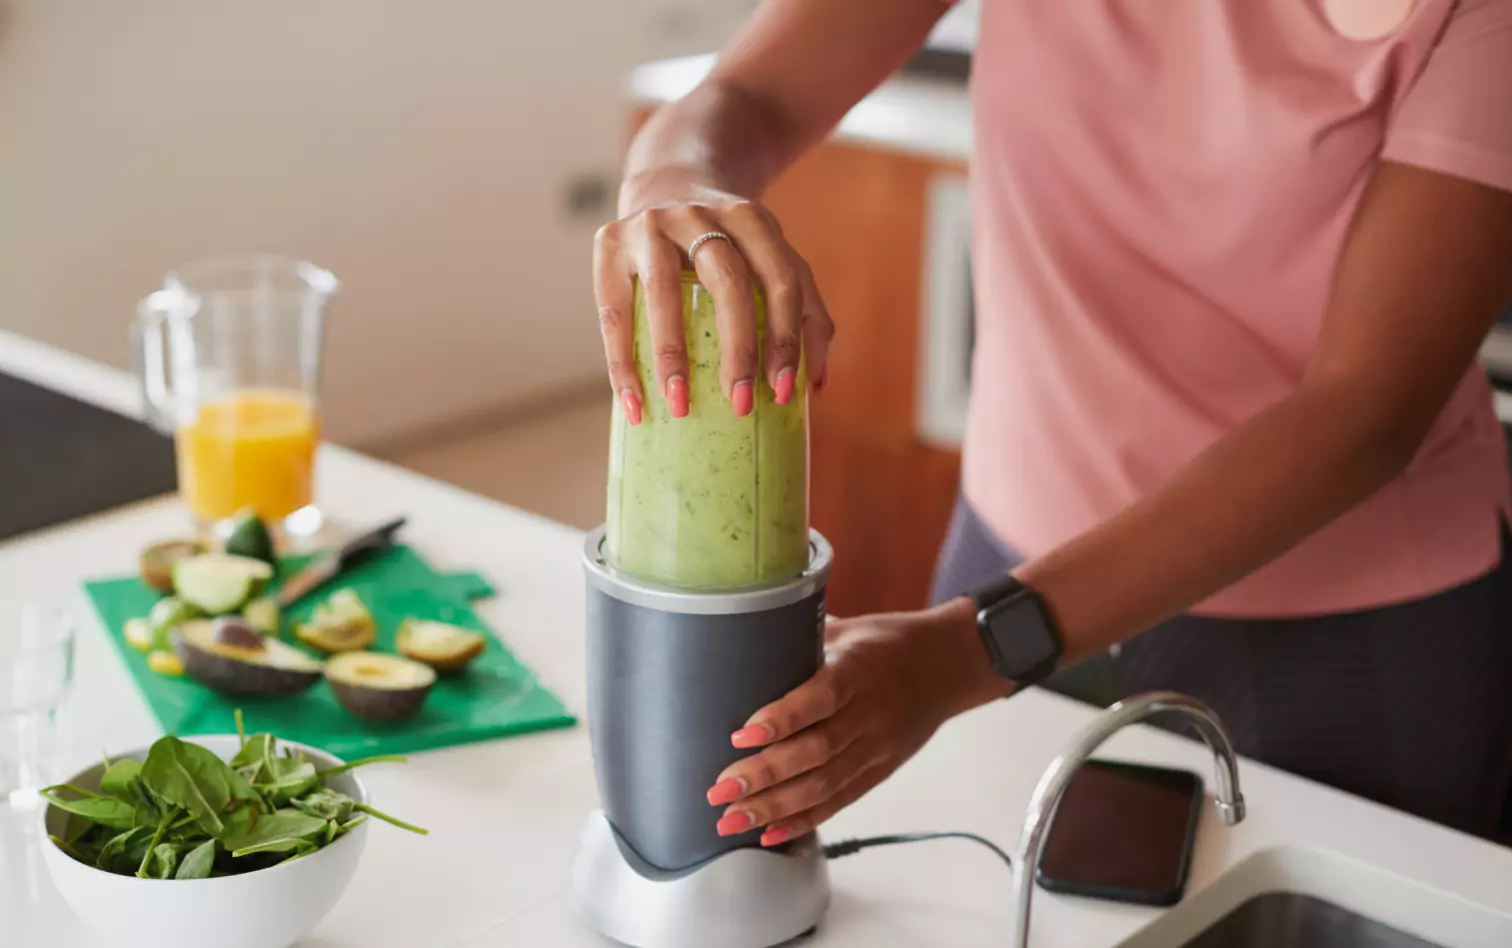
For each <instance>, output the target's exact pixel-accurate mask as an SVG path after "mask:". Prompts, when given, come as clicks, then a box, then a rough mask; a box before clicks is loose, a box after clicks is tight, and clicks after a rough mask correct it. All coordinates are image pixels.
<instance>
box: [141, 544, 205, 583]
mask: <svg viewBox="0 0 1512 948" xmlns="http://www.w3.org/2000/svg"><path fill="white" fill-rule="evenodd" d="M203 552H205V545H204V544H203V543H201V542H200V541H198V540H164V541H162V542H160V543H154V544H152V545H151V546H149V547H148V548H147V549H145V550H143V551H142V556H141V567H142V582H144V583H146V584H147V585H148V586H151V587H152V588H153V589H155V590H157V591H158V592H160V593H163V594H164V595H167V594H169V593H171V592H173V567H174V566H175V565H176V564H177V563H178V561H179V560H186V559H188V558H189V557H191V556H198V555H200V554H201V553H203Z"/></svg>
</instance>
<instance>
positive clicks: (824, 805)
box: [756, 765, 891, 846]
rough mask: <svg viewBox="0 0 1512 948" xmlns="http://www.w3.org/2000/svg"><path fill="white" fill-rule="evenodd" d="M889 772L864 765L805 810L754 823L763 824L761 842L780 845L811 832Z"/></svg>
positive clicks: (877, 767) (871, 788) (853, 801)
mask: <svg viewBox="0 0 1512 948" xmlns="http://www.w3.org/2000/svg"><path fill="white" fill-rule="evenodd" d="M890 772H891V771H889V770H888V769H887V768H885V767H879V766H875V765H871V766H867V767H866V768H865V769H863V770H860V771H858V772H857V773H855V774H853V775H852V777H851V779H850V780H849V781H848V782H846V784H845V785H844V786H843V787H841V788H840V789H839V790H838V791H836V792H835V793H833V794H831V795H830V796H829V797H827V798H825V799H824V800H822V801H820V802H818V803H816V804H814V805H813V806H812V807H810V808H808V809H807V810H804V811H802V812H800V813H797V814H795V815H793V816H788V817H783V818H780V819H777V820H774V821H769V822H767V823H758V824H756V825H758V826H765V827H766V829H765V831H763V832H762V834H761V845H763V846H780V845H782V844H783V843H785V842H787V841H788V840H790V839H797V838H798V837H800V836H804V835H806V834H808V833H812V832H813V831H814V830H816V829H818V828H819V824H821V823H823V822H824V821H825V820H828V819H829V818H830V817H832V816H834V815H835V814H836V813H839V812H840V811H841V810H843V809H845V808H846V807H848V806H850V805H851V804H852V803H855V802H856V801H857V800H859V799H861V798H862V797H864V796H866V794H868V793H869V792H871V791H872V790H873V789H875V788H876V786H877V784H879V783H881V782H882V781H883V780H885V779H886V778H887V775H888V774H889V773H890Z"/></svg>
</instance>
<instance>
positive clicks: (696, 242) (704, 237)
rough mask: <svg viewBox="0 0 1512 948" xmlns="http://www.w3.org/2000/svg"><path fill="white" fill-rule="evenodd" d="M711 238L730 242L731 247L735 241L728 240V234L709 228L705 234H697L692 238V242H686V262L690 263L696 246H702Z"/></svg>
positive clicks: (696, 251)
mask: <svg viewBox="0 0 1512 948" xmlns="http://www.w3.org/2000/svg"><path fill="white" fill-rule="evenodd" d="M711 240H723V241H725V242H726V243H728V244H730V246H732V247H733V246H734V245H735V242H734V241H732V240H730V235H729V234H727V233H725V232H724V231H722V230H711V231H709V232H708V233H706V234H699V235H698V236H697V237H695V238H693V242H692V243H691V244H688V262H689V263H692V262H693V255H694V254H696V253H698V248H699V247H702V246H703V245H704V244H706V243H708V242H709V241H711Z"/></svg>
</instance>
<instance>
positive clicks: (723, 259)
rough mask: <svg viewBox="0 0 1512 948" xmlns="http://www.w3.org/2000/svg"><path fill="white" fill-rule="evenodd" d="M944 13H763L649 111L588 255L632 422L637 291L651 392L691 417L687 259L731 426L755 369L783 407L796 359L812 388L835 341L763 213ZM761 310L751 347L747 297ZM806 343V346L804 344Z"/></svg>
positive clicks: (905, 3) (764, 9) (884, 8)
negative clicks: (706, 237)
mask: <svg viewBox="0 0 1512 948" xmlns="http://www.w3.org/2000/svg"><path fill="white" fill-rule="evenodd" d="M945 9H946V4H945V3H944V2H942V0H766V2H764V3H763V4H762V5H761V6H760V8H758V9H757V11H756V12H755V13H754V14H753V15H752V16H751V19H750V20H749V21H748V22H747V23H746V25H745V27H744V28H743V29H742V30H741V32H740V35H739V36H737V37H736V38H735V40H734V41H733V42H732V43H731V45H730V46H729V48H727V49H726V50H725V51H724V53H723V54H722V55H721V56H720V58H719V61H718V63H717V64H716V66H715V68H714V70H713V72H712V74H711V75H710V76H709V78H708V79H706V80H705V81H704V82H703V83H702V84H701V85H699V87H698V88H697V89H695V90H694V91H693V92H691V93H690V94H689V95H688V96H687V97H686V98H684V99H683V100H682V101H680V102H676V103H674V104H672V105H670V106H668V107H666V108H664V109H662V110H661V111H660V112H658V113H657V114H656V115H655V116H653V117H652V118H651V120H650V121H648V122H647V123H646V125H645V126H644V127H643V128H642V129H641V131H640V133H639V134H638V135H637V136H636V138H635V141H634V143H633V144H632V145H631V148H630V155H629V158H628V161H627V164H626V169H625V181H624V184H623V185H622V186H621V189H620V203H619V208H620V216H621V219H620V220H617V221H614V222H612V223H610V224H607V225H605V226H604V228H603V229H602V230H600V231H599V233H598V236H597V238H596V240H595V244H594V292H595V295H596V297H597V300H598V308H599V322H600V325H601V327H602V329H603V336H604V351H605V356H606V357H607V361H608V363H609V379H610V383H611V384H612V385H613V386H614V391H615V393H616V394H617V395H618V396H619V398H620V401H621V403H622V404H623V406H624V410H625V413H626V416H627V417H628V419H629V421H630V423H631V424H636V423H638V422H639V420H640V406H641V405H643V404H645V398H646V394H645V393H644V392H642V391H641V386H640V378H639V376H638V374H637V373H636V370H635V355H634V345H633V341H632V338H633V333H632V327H631V317H630V313H631V306H632V283H631V280H632V278H634V277H639V278H640V280H641V282H642V283H643V284H644V285H645V287H646V299H647V310H648V318H649V320H650V323H651V340H652V348H653V350H654V358H655V362H656V378H657V382H658V384H659V385H660V386H661V388H662V392H661V393H660V394H661V395H662V396H663V397H665V398H666V399H667V402H668V405H669V407H670V409H671V412H672V414H673V415H674V416H678V417H681V416H682V415H684V414H686V413H687V408H688V403H687V397H688V396H687V391H688V390H687V373H688V364H687V363H688V357H687V346H686V341H685V340H684V339H683V330H682V326H683V320H682V291H681V288H680V285H679V274H680V272H681V270H682V268H683V266H684V265H685V257H684V255H685V252H686V251H687V249H688V247H689V245H690V244H691V243H692V242H693V241H694V240H695V239H696V238H698V237H699V236H700V235H702V234H706V233H709V232H711V231H717V232H721V233H723V234H725V235H727V236H728V237H729V240H728V241H724V240H711V241H707V242H705V243H704V244H703V245H702V248H701V249H700V250H699V251H698V254H697V256H696V259H694V260H693V261H692V263H693V266H694V268H695V269H696V270H697V271H698V276H699V279H700V280H701V281H702V282H703V283H704V284H705V285H706V286H707V287H708V288H709V290H710V292H711V293H712V294H713V296H714V302H715V307H716V309H717V310H718V311H719V314H720V320H721V321H720V327H721V328H720V339H719V343H720V375H721V382H722V385H723V388H724V391H725V394H726V395H727V396H728V397H729V398H730V400H731V403H732V404H733V405H734V408H735V411H736V413H737V414H740V415H745V414H747V413H749V412H750V411H751V408H752V398H753V392H754V389H755V385H754V383H755V379H756V374H757V372H758V371H760V372H762V374H763V375H764V377H765V378H766V380H767V383H768V384H769V385H771V387H772V389H773V390H774V391H775V392H776V396H777V400H778V401H779V402H786V400H787V399H788V398H790V397H791V396H792V392H793V387H794V385H795V384H796V375H797V369H798V358H799V353H800V349H803V350H806V352H807V356H808V370H809V373H810V378H811V379H813V380H815V381H818V380H819V379H821V378H822V373H823V371H824V364H825V355H826V350H827V348H828V346H829V341H830V337H831V335H832V334H833V332H834V330H833V326H832V324H831V321H830V318H829V313H828V311H827V310H826V309H825V307H824V302H823V300H822V299H821V298H820V296H819V292H818V288H817V286H816V285H815V282H814V278H813V274H812V273H810V272H809V269H808V265H807V264H806V263H805V262H804V261H803V260H802V258H800V257H799V256H798V255H797V254H796V253H795V252H794V251H793V249H792V248H791V247H790V246H788V243H787V241H786V240H785V239H784V238H783V236H782V229H781V227H780V226H779V225H778V223H777V221H776V220H775V219H774V218H773V217H772V215H771V214H770V213H768V212H767V211H766V209H765V208H763V207H762V206H761V205H760V204H759V203H757V201H758V199H759V197H760V195H761V192H762V190H763V189H764V188H765V187H766V186H767V184H769V183H770V182H771V181H772V179H773V178H775V177H776V176H777V175H778V173H780V172H781V171H782V169H784V168H786V167H787V166H788V165H789V164H790V163H792V161H793V160H794V159H795V158H797V157H798V156H799V155H800V154H801V153H802V152H803V151H804V149H806V148H808V147H809V146H811V145H813V144H814V143H815V142H817V141H818V140H819V139H820V138H822V137H823V136H824V135H825V134H826V133H828V132H829V130H830V129H831V128H833V127H834V126H835V124H836V123H837V122H839V121H840V119H841V117H843V116H844V115H845V113H846V111H847V110H849V109H850V107H851V106H853V105H855V104H856V102H858V101H859V100H860V99H861V98H862V96H864V95H866V93H867V92H869V91H871V90H872V89H873V88H874V87H876V85H877V84H878V83H880V82H881V81H882V80H883V79H884V78H886V77H887V76H888V75H889V74H890V73H892V72H893V71H894V70H895V69H897V67H898V66H899V65H901V64H902V63H903V61H904V60H905V59H907V58H908V56H909V55H910V54H911V53H913V52H914V51H915V50H917V49H918V48H919V47H920V46H921V45H922V44H923V42H924V39H925V37H926V36H928V34H929V30H930V28H931V27H932V26H933V25H934V23H935V21H936V20H938V19H939V18H940V16H941V15H942V14H943V13H944V12H945ZM753 282H754V283H756V284H758V285H760V287H761V288H762V290H763V291H764V295H765V299H766V318H767V332H766V347H765V352H762V351H761V350H760V349H759V348H758V344H757V334H756V311H755V294H754V291H753V287H752V283H753ZM800 341H801V342H800Z"/></svg>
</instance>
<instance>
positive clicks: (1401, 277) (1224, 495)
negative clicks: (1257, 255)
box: [709, 163, 1512, 845]
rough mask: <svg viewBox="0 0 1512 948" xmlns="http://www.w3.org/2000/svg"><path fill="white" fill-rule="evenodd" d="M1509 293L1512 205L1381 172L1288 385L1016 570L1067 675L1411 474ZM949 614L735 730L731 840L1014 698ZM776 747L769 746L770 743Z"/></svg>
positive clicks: (831, 668)
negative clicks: (945, 726)
mask: <svg viewBox="0 0 1512 948" xmlns="http://www.w3.org/2000/svg"><path fill="white" fill-rule="evenodd" d="M1509 294H1512V192H1509V191H1502V190H1497V189H1495V188H1492V187H1488V186H1485V185H1480V184H1474V183H1471V182H1469V181H1465V180H1462V179H1459V178H1454V177H1450V176H1447V175H1444V174H1440V173H1437V172H1432V171H1426V170H1422V169H1418V168H1414V167H1408V166H1406V165H1399V164H1392V163H1384V164H1382V165H1381V166H1380V167H1379V169H1378V170H1377V171H1376V173H1375V174H1374V176H1373V178H1372V180H1371V181H1370V183H1369V185H1368V187H1367V189H1366V192H1365V195H1364V197H1363V199H1362V201H1361V204H1360V207H1359V209H1358V211H1357V213H1356V216H1355V220H1354V222H1353V226H1352V230H1351V233H1350V235H1349V238H1348V240H1347V242H1346V245H1345V249H1344V251H1343V254H1342V256H1341V258H1340V261H1339V264H1338V267H1337V270H1336V275H1335V279H1334V287H1333V293H1332V298H1331V300H1330V302H1329V304H1328V311H1327V313H1326V315H1325V318H1324V325H1323V328H1322V332H1321V334H1320V336H1319V339H1318V346H1317V350H1316V353H1315V355H1314V357H1313V358H1312V360H1311V361H1310V363H1309V365H1308V369H1307V372H1306V375H1305V378H1304V380H1303V382H1302V383H1301V385H1300V386H1299V387H1298V388H1297V390H1296V391H1295V392H1294V393H1292V394H1291V395H1288V396H1287V397H1286V398H1283V399H1281V400H1280V401H1279V402H1277V403H1276V404H1274V405H1272V406H1271V407H1269V408H1267V409H1265V410H1264V411H1261V412H1260V413H1259V414H1257V415H1255V416H1254V417H1253V418H1251V419H1249V420H1248V421H1246V422H1244V423H1243V424H1241V425H1238V426H1237V427H1235V428H1234V429H1232V430H1231V431H1229V432H1228V433H1227V434H1225V435H1224V436H1223V437H1222V438H1220V439H1219V440H1218V441H1217V442H1216V443H1214V444H1213V445H1212V447H1210V448H1209V449H1208V450H1207V451H1206V452H1204V453H1203V454H1201V455H1200V456H1199V457H1197V458H1196V459H1195V460H1193V461H1192V462H1191V463H1190V464H1188V465H1187V466H1186V467H1185V468H1183V469H1182V470H1181V471H1180V472H1178V473H1177V474H1176V475H1175V476H1173V477H1172V478H1171V479H1170V480H1169V481H1167V482H1166V483H1165V484H1163V485H1162V486H1161V487H1160V488H1159V489H1157V490H1155V491H1154V492H1152V493H1151V494H1150V495H1148V496H1147V497H1145V498H1143V499H1141V500H1140V501H1138V502H1137V503H1135V504H1133V505H1131V506H1130V507H1129V508H1128V509H1126V510H1125V511H1123V512H1122V513H1120V514H1119V515H1118V516H1116V517H1114V518H1112V519H1111V520H1109V521H1107V522H1106V523H1104V524H1102V525H1100V526H1098V527H1096V528H1094V529H1092V530H1090V531H1088V532H1087V533H1085V534H1083V535H1081V536H1080V537H1077V538H1076V539H1074V540H1072V541H1070V542H1069V543H1066V544H1065V545H1063V546H1061V547H1059V548H1058V549H1056V550H1054V551H1052V552H1050V553H1049V554H1047V555H1045V556H1042V557H1039V558H1038V559H1035V560H1033V561H1031V562H1029V563H1027V564H1025V565H1024V566H1023V567H1022V568H1021V569H1019V570H1018V571H1017V575H1018V576H1019V578H1020V579H1022V580H1023V581H1024V583H1025V584H1026V585H1028V586H1030V587H1031V588H1033V589H1035V590H1036V591H1038V592H1039V593H1040V595H1041V596H1042V597H1043V598H1044V599H1045V600H1046V602H1047V604H1048V606H1049V608H1050V611H1051V612H1052V614H1053V615H1054V616H1055V619H1056V621H1057V625H1058V626H1059V628H1060V631H1061V633H1062V636H1063V637H1064V639H1065V644H1066V655H1065V659H1064V661H1065V662H1066V663H1068V664H1069V663H1073V662H1076V661H1077V660H1079V659H1082V658H1085V657H1087V656H1089V655H1091V654H1093V653H1095V652H1097V651H1099V650H1101V649H1103V648H1105V647H1107V646H1108V645H1111V644H1113V643H1115V642H1118V641H1121V640H1123V639H1127V638H1130V637H1132V636H1134V635H1137V634H1138V633H1139V632H1141V631H1143V630H1144V629H1146V628H1148V627H1150V626H1152V625H1154V624H1156V623H1158V622H1160V621H1162V620H1164V619H1166V618H1169V617H1171V616H1173V615H1176V614H1177V613H1179V612H1181V611H1182V610H1184V609H1186V608H1188V607H1190V606H1191V605H1192V604H1194V603H1196V602H1199V601H1201V600H1202V599H1205V598H1207V597H1208V596H1209V595H1212V594H1213V593H1215V592H1218V591H1219V590H1220V589H1222V588H1224V587H1225V586H1227V585H1228V584H1230V583H1232V582H1233V581H1235V580H1236V579H1238V578H1240V577H1242V576H1244V575H1245V574H1246V573H1248V572H1250V571H1252V570H1254V569H1256V568H1258V567H1260V566H1262V565H1264V564H1265V563H1267V562H1269V561H1270V560H1271V559H1273V558H1275V557H1276V556H1278V555H1280V554H1281V553H1283V552H1285V551H1286V550H1287V549H1289V548H1290V547H1292V546H1294V545H1295V544H1297V543H1298V542H1300V541H1301V540H1302V539H1303V538H1305V537H1306V536H1308V535H1309V534H1310V533H1312V532H1313V531H1315V530H1317V529H1318V528H1320V527H1322V526H1323V525H1325V524H1327V523H1328V522H1329V521H1331V520H1333V519H1334V518H1335V517H1338V516H1339V515H1340V514H1342V513H1344V512H1345V511H1347V510H1348V509H1350V508H1351V507H1353V506H1354V505H1355V504H1358V503H1359V502H1360V501H1362V500H1364V499H1365V498H1366V497H1368V496H1369V495H1370V494H1371V493H1372V492H1373V491H1375V490H1376V489H1378V488H1380V487H1381V486H1383V485H1384V484H1386V483H1387V482H1389V481H1390V480H1392V479H1393V478H1394V477H1396V476H1397V475H1398V474H1400V473H1401V472H1402V470H1403V469H1404V468H1405V467H1406V465H1407V463H1408V462H1409V461H1410V460H1411V459H1412V457H1413V456H1414V454H1415V453H1416V451H1417V449H1418V447H1419V446H1420V445H1421V444H1422V441H1423V439H1424V437H1426V435H1427V432H1428V430H1429V428H1430V427H1431V426H1432V424H1433V421H1434V419H1435V418H1437V417H1438V415H1439V413H1440V412H1441V411H1442V410H1443V407H1444V405H1445V403H1446V402H1447V401H1448V399H1449V397H1450V395H1451V394H1452V393H1453V391H1454V389H1455V386H1456V385H1457V384H1458V383H1459V381H1460V380H1461V379H1462V378H1463V377H1464V374H1465V372H1466V370H1467V369H1468V368H1469V367H1470V365H1471V364H1472V361H1473V360H1474V359H1475V355H1476V352H1477V350H1478V348H1479V345H1480V343H1481V340H1482V339H1483V338H1484V337H1485V335H1486V332H1487V330H1488V329H1489V327H1490V325H1491V323H1492V321H1493V320H1494V319H1495V318H1496V314H1497V311H1498V310H1499V309H1500V308H1501V306H1502V305H1503V304H1504V302H1505V301H1506V300H1507V298H1508V296H1509ZM975 612H976V610H975V607H974V606H973V604H972V603H971V601H970V600H969V599H965V598H962V599H957V600H954V601H952V602H950V603H947V604H946V605H944V606H941V607H938V608H936V609H931V610H929V611H927V612H921V613H904V614H899V615H889V616H869V617H866V618H862V619H855V620H848V621H843V622H834V623H831V624H830V629H829V632H828V638H829V643H830V658H829V660H828V661H827V662H826V664H825V666H824V667H823V668H822V669H821V670H820V671H819V673H818V674H817V675H815V676H814V677H813V678H812V679H810V680H809V681H808V682H806V683H805V684H803V685H802V686H800V687H799V688H798V689H796V690H795V691H793V692H792V693H791V694H789V695H787V696H786V697H784V698H782V699H780V700H778V701H777V702H775V703H773V704H771V705H768V706H767V707H765V708H762V709H761V710H759V711H757V712H756V714H755V715H753V716H752V718H751V720H750V722H749V723H748V724H747V726H746V727H745V728H743V729H742V730H740V731H738V732H736V733H735V735H733V738H732V740H733V742H734V744H735V746H737V747H753V748H754V747H763V748H765V749H764V750H762V751H761V752H760V753H758V754H755V755H753V756H751V757H748V758H746V759H744V760H741V761H739V762H738V763H736V764H733V765H732V766H730V767H729V768H728V769H727V770H726V771H725V772H724V773H723V774H721V775H720V777H719V780H718V782H717V783H716V784H715V785H714V786H713V787H712V788H711V789H710V791H709V803H710V804H711V805H713V806H723V807H726V810H725V814H724V816H723V818H722V819H721V820H720V821H719V827H720V831H721V832H723V833H738V832H743V831H745V830H747V829H750V828H752V827H766V828H767V830H766V832H765V834H764V835H763V836H762V843H763V845H776V844H778V843H780V842H782V841H784V840H786V839H788V838H791V837H794V836H798V835H800V834H802V833H805V832H807V831H808V830H810V829H812V828H814V827H815V826H817V825H819V824H820V823H822V822H823V821H824V820H826V819H828V818H829V817H830V816H832V815H834V814H835V813H836V812H837V811H838V810H840V809H841V808H843V807H845V806H847V805H849V804H850V803H851V802H853V801H855V800H856V799H858V798H859V797H860V796H861V795H862V794H864V793H865V792H866V791H868V790H870V789H871V788H872V787H873V786H875V785H876V784H877V783H879V782H881V781H882V780H883V779H885V778H886V777H887V775H888V774H890V773H891V772H892V771H893V770H894V769H896V768H897V767H898V766H899V765H900V764H901V763H902V762H903V761H905V760H907V759H908V758H909V757H910V756H912V755H913V754H914V752H915V751H917V750H918V749H919V747H921V746H923V744H924V742H925V741H927V740H928V739H929V737H930V735H931V734H933V733H934V730H935V729H936V728H937V727H939V725H940V724H941V723H942V722H943V721H945V720H946V719H947V718H949V717H950V716H952V715H954V714H956V713H958V712H960V711H963V710H965V709H967V708H970V707H974V706H976V705H979V704H983V703H986V702H987V701H990V700H991V699H993V698H995V697H1000V696H1002V695H1003V694H1006V693H1007V692H1008V691H1009V690H1010V689H1011V687H1012V686H1011V685H1010V684H1008V683H1007V682H1005V681H1004V680H1003V679H1002V678H1000V677H999V676H998V675H997V674H996V673H995V672H994V671H993V669H992V667H991V664H990V662H989V660H988V656H987V651H986V649H985V648H984V647H983V646H982V644H981V642H980V640H979V639H978V636H977V630H976V620H975ZM768 745H770V746H768Z"/></svg>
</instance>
